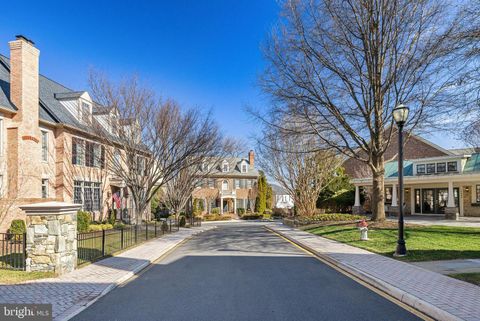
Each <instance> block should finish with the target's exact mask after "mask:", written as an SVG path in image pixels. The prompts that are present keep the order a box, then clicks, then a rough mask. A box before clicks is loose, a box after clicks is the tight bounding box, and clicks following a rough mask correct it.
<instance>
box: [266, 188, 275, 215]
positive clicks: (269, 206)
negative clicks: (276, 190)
mask: <svg viewBox="0 0 480 321" xmlns="http://www.w3.org/2000/svg"><path fill="white" fill-rule="evenodd" d="M265 197H266V207H267V209H269V210H271V209H272V208H273V189H272V185H270V184H268V183H267V193H266V195H265Z"/></svg>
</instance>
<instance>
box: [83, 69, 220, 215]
mask: <svg viewBox="0 0 480 321" xmlns="http://www.w3.org/2000/svg"><path fill="white" fill-rule="evenodd" d="M89 83H90V87H91V93H92V96H93V99H94V100H95V101H96V102H97V104H98V106H97V107H96V108H97V109H102V108H105V109H106V112H105V113H104V116H103V117H97V118H96V119H94V120H93V121H92V128H93V131H94V132H95V134H96V136H98V137H99V138H101V140H102V143H103V145H104V146H105V166H106V167H107V168H108V170H109V171H110V173H111V174H112V175H114V176H116V177H118V178H120V179H121V180H123V181H124V182H125V184H126V185H127V187H128V189H129V191H130V195H131V197H132V198H133V201H134V206H135V215H134V216H135V217H136V221H137V223H138V222H139V220H140V219H141V216H142V215H145V213H146V212H147V210H148V204H149V202H150V200H151V198H152V197H153V196H154V195H155V193H156V192H157V191H158V190H159V189H160V188H161V187H163V186H165V184H167V183H168V182H169V181H170V180H171V179H173V178H174V177H177V175H178V173H181V172H182V171H183V170H184V169H188V168H190V167H192V166H195V165H197V164H199V162H200V161H201V160H202V159H203V158H204V157H205V155H208V153H209V152H210V150H211V148H212V138H215V137H218V128H217V126H216V124H215V123H214V122H213V121H212V119H211V115H210V113H206V114H204V113H201V112H200V111H199V110H194V109H189V110H186V111H182V110H181V109H180V107H179V106H178V104H177V103H175V102H174V101H171V100H167V101H162V100H160V99H158V98H157V97H156V95H155V93H154V92H153V91H152V90H150V89H148V88H145V87H142V86H141V85H140V84H139V82H138V80H137V79H136V78H135V77H132V78H128V79H126V80H124V81H122V82H120V83H114V82H111V81H110V80H108V79H107V78H106V77H105V76H104V75H102V74H100V73H98V72H92V73H91V74H90V78H89Z"/></svg>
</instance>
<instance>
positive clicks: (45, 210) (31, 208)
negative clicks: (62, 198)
mask: <svg viewBox="0 0 480 321" xmlns="http://www.w3.org/2000/svg"><path fill="white" fill-rule="evenodd" d="M19 207H20V209H21V210H23V211H25V212H26V213H27V215H37V214H43V215H62V214H65V213H70V212H73V211H78V210H79V209H81V208H82V204H73V203H65V202H43V203H34V204H27V205H21V206H19Z"/></svg>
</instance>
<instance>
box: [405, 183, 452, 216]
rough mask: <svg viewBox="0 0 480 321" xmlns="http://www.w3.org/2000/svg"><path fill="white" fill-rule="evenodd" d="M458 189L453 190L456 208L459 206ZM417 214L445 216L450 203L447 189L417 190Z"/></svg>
mask: <svg viewBox="0 0 480 321" xmlns="http://www.w3.org/2000/svg"><path fill="white" fill-rule="evenodd" d="M459 193H460V190H459V189H458V188H454V189H453V197H454V200H455V206H456V207H458V204H459ZM414 195H415V213H417V214H445V208H446V207H447V203H448V189H447V188H425V189H416V190H415V194H414Z"/></svg>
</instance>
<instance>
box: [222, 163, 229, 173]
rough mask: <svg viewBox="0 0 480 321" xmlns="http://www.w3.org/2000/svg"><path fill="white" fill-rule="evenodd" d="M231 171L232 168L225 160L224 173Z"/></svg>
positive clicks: (223, 164)
mask: <svg viewBox="0 0 480 321" xmlns="http://www.w3.org/2000/svg"><path fill="white" fill-rule="evenodd" d="M229 171H230V168H229V166H228V162H227V161H226V160H225V161H223V163H222V172H224V173H226V172H229Z"/></svg>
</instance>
